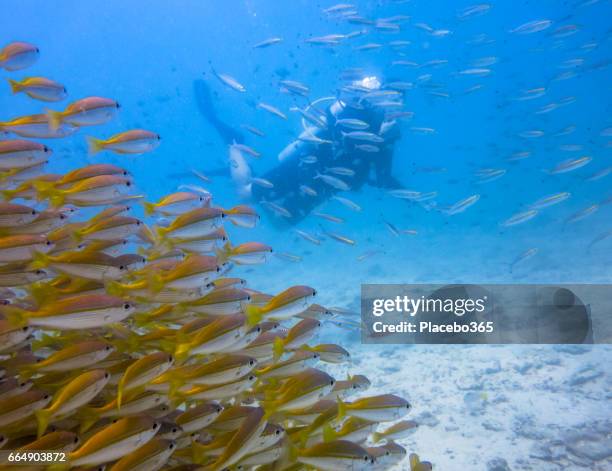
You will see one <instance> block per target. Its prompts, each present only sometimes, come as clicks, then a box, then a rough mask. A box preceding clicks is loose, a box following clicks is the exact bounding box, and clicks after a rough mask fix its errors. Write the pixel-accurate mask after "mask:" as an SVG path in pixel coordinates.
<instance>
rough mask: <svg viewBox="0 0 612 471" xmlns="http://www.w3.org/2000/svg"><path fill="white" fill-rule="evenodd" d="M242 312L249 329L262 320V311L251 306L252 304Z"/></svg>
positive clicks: (257, 307)
mask: <svg viewBox="0 0 612 471" xmlns="http://www.w3.org/2000/svg"><path fill="white" fill-rule="evenodd" d="M244 311H245V312H244V315H245V316H246V318H247V323H248V325H249V327H253V326H254V325H256V324H258V323H259V322H261V319H263V309H262V308H260V307H259V306H253V305H252V304H249V305H248V306H247V307H246V308H245V310H244Z"/></svg>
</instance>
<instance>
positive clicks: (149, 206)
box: [142, 201, 155, 216]
mask: <svg viewBox="0 0 612 471" xmlns="http://www.w3.org/2000/svg"><path fill="white" fill-rule="evenodd" d="M142 205H143V206H144V211H145V214H146V215H147V216H151V215H152V214H153V213H154V212H155V203H149V202H147V201H143V202H142Z"/></svg>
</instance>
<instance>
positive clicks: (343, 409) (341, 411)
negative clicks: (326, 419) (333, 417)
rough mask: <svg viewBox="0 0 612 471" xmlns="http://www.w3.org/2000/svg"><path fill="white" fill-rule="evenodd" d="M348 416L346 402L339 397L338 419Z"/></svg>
mask: <svg viewBox="0 0 612 471" xmlns="http://www.w3.org/2000/svg"><path fill="white" fill-rule="evenodd" d="M344 417H346V404H345V403H344V402H342V400H341V399H340V398H338V418H337V419H338V420H342V419H344Z"/></svg>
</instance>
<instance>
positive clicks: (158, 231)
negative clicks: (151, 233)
mask: <svg viewBox="0 0 612 471" xmlns="http://www.w3.org/2000/svg"><path fill="white" fill-rule="evenodd" d="M166 234H168V228H167V227H161V226H157V227H155V235H156V236H157V239H158V240H159V242H160V243H162V242H165V241H166Z"/></svg>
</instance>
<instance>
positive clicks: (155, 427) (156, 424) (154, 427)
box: [153, 422, 159, 430]
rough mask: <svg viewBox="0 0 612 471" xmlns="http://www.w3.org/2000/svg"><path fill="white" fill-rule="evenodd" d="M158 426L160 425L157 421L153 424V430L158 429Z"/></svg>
mask: <svg viewBox="0 0 612 471" xmlns="http://www.w3.org/2000/svg"><path fill="white" fill-rule="evenodd" d="M157 427H159V424H158V423H157V422H155V423H154V424H153V430H156V429H157Z"/></svg>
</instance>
